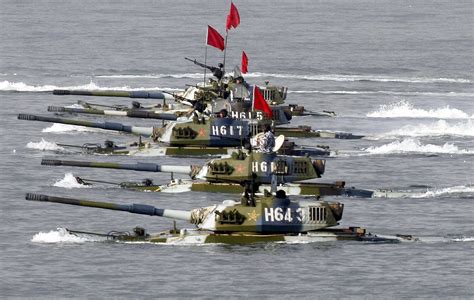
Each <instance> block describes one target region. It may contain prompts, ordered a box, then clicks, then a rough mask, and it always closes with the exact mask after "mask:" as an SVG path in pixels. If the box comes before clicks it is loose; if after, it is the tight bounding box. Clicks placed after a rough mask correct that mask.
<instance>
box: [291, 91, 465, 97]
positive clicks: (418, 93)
mask: <svg viewBox="0 0 474 300" xmlns="http://www.w3.org/2000/svg"><path fill="white" fill-rule="evenodd" d="M288 94H322V95H379V94H383V95H394V96H442V97H474V93H459V92H396V91H347V90H345V91H343V90H339V91H320V90H296V91H292V90H288Z"/></svg>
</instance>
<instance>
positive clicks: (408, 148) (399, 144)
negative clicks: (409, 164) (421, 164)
mask: <svg viewBox="0 0 474 300" xmlns="http://www.w3.org/2000/svg"><path fill="white" fill-rule="evenodd" d="M362 150H363V151H365V152H366V153H368V154H372V155H384V154H403V153H423V154H474V150H470V149H460V148H459V147H458V146H456V145H454V144H452V143H445V144H443V145H441V146H440V145H433V144H422V143H421V142H420V141H419V140H417V139H413V138H408V139H403V140H397V141H394V142H391V143H389V144H385V145H382V146H371V147H368V148H366V149H362Z"/></svg>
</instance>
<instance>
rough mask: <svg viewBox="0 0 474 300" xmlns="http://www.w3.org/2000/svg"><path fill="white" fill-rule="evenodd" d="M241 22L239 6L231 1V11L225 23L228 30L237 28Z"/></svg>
mask: <svg viewBox="0 0 474 300" xmlns="http://www.w3.org/2000/svg"><path fill="white" fill-rule="evenodd" d="M239 24H240V16H239V11H238V10H237V7H235V5H234V3H233V2H231V3H230V11H229V14H228V15H227V22H226V23H225V28H226V30H227V31H229V30H230V28H231V27H234V28H237V26H239Z"/></svg>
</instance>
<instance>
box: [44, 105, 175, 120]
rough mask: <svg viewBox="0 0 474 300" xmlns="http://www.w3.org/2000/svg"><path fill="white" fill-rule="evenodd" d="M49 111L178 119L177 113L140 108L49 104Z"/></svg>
mask: <svg viewBox="0 0 474 300" xmlns="http://www.w3.org/2000/svg"><path fill="white" fill-rule="evenodd" d="M48 111H49V112H68V113H78V114H95V115H109V116H127V117H131V118H145V119H160V120H168V121H176V119H177V117H176V115H175V114H167V113H155V112H153V111H146V110H140V109H129V110H102V109H90V108H73V107H63V106H48Z"/></svg>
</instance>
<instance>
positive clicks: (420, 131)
mask: <svg viewBox="0 0 474 300" xmlns="http://www.w3.org/2000/svg"><path fill="white" fill-rule="evenodd" d="M448 135H449V136H470V137H472V136H474V122H473V121H472V120H467V121H464V122H458V123H456V124H449V123H448V122H447V121H445V120H439V121H437V122H434V123H431V124H419V125H405V126H403V127H402V128H400V129H396V130H393V131H390V132H388V133H385V134H382V135H380V138H392V137H400V136H407V137H421V136H431V137H434V136H436V137H440V136H448Z"/></svg>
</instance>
